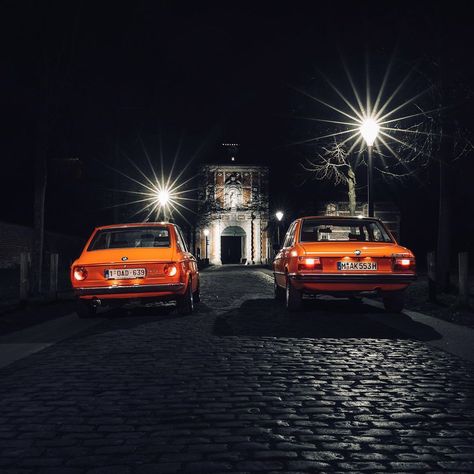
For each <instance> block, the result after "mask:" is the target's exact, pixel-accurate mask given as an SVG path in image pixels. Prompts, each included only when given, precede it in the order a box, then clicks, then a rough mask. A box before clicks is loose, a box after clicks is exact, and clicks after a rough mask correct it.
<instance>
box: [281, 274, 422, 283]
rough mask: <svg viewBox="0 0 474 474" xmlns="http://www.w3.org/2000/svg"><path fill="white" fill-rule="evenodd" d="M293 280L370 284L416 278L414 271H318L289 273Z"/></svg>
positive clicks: (411, 280)
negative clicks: (371, 273) (353, 272)
mask: <svg viewBox="0 0 474 474" xmlns="http://www.w3.org/2000/svg"><path fill="white" fill-rule="evenodd" d="M288 276H289V277H290V278H291V279H292V280H295V281H298V282H301V283H341V284H344V283H362V284H363V283H370V284H374V283H375V284H377V283H380V284H387V283H391V284H393V283H395V284H397V283H398V284H408V283H411V282H413V281H415V280H416V275H415V274H413V273H400V274H398V273H386V274H377V275H367V274H363V275H360V274H358V275H353V274H350V273H318V274H315V273H313V274H301V273H290V274H289V275H288Z"/></svg>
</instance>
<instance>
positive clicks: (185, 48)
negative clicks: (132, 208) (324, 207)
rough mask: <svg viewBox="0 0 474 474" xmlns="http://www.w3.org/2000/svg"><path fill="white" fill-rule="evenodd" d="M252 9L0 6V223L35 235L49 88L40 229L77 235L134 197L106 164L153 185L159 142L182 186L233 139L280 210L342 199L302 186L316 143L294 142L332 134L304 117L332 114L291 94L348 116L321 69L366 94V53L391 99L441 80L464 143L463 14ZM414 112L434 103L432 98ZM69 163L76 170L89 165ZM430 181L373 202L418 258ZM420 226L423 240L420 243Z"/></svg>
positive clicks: (463, 185) (428, 174)
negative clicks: (383, 206) (262, 174)
mask: <svg viewBox="0 0 474 474" xmlns="http://www.w3.org/2000/svg"><path fill="white" fill-rule="evenodd" d="M253 3H254V5H252V4H251V3H245V2H231V3H229V2H219V3H213V4H211V3H206V2H189V3H188V2H186V3H185V2H178V1H173V2H172V1H167V2H156V1H149V2H139V1H135V2H87V1H82V2H81V1H76V2H39V1H37V2H35V1H29V2H27V1H25V2H22V1H10V2H4V3H3V7H2V17H1V20H0V22H1V24H0V29H1V31H2V38H1V40H2V42H1V44H2V55H1V57H2V63H3V67H2V71H3V72H2V74H1V77H0V81H1V92H0V94H1V97H2V102H1V103H2V119H3V120H2V123H3V126H2V129H3V132H4V133H2V135H4V137H5V139H4V141H3V146H2V155H3V156H2V162H3V167H2V168H3V170H2V173H1V178H0V179H1V189H0V199H1V204H0V219H3V220H7V221H10V222H17V223H21V224H31V223H32V219H33V213H32V208H33V183H34V181H33V176H34V173H33V171H34V166H33V165H34V160H35V156H36V153H37V143H38V121H39V117H40V114H39V110H40V105H41V103H42V100H43V96H42V94H41V80H42V78H43V79H44V80H45V81H46V83H47V90H48V98H49V103H50V111H49V119H48V130H49V133H48V137H49V145H48V157H49V180H48V192H47V205H46V225H47V227H48V228H50V229H52V230H58V231H63V232H68V233H74V234H80V235H85V234H88V233H89V231H90V229H91V227H92V226H93V225H96V224H103V223H109V222H111V221H112V220H113V214H112V211H111V210H108V209H106V208H107V207H108V206H110V205H112V204H113V201H112V198H113V194H112V192H111V189H112V188H114V187H120V188H127V189H132V190H133V189H136V187H135V188H134V186H135V184H134V183H133V182H131V181H129V180H127V179H125V178H123V177H120V176H119V175H118V174H117V173H115V172H113V171H111V170H110V168H108V167H107V166H114V167H117V168H119V169H120V170H121V171H123V172H125V173H127V174H130V175H131V176H132V177H134V178H136V179H141V178H140V176H139V174H137V173H138V172H137V171H136V170H134V168H133V167H132V166H131V164H130V162H129V161H128V160H127V157H128V158H130V159H131V160H133V161H134V162H135V163H137V164H138V165H139V166H140V168H142V169H143V170H144V171H145V172H147V173H150V169H149V166H148V164H147V161H146V159H145V155H144V148H145V149H146V151H147V152H148V154H149V156H150V157H151V160H152V162H153V163H154V165H155V166H156V167H157V168H159V150H160V140H161V143H162V149H163V151H164V157H165V160H164V161H165V170H169V169H170V166H171V163H172V157H173V156H174V154H175V151H176V148H177V145H178V143H179V142H181V143H182V147H181V151H180V154H179V156H178V161H177V167H176V169H178V170H179V169H182V168H183V167H184V166H185V165H186V164H187V163H188V162H189V160H190V157H194V158H193V159H194V161H193V162H192V164H191V166H189V167H188V168H187V170H186V172H185V173H184V174H183V179H184V178H188V177H191V176H192V175H193V172H194V170H195V168H196V166H197V165H199V163H202V162H208V161H215V160H224V159H225V156H224V153H223V152H222V150H221V149H220V148H219V144H220V143H222V142H224V141H232V142H238V143H240V144H241V150H240V156H239V161H240V162H246V163H252V164H254V163H255V164H266V165H269V166H270V167H271V172H272V178H271V190H272V204H273V206H274V207H276V206H279V207H281V206H283V207H284V208H285V209H287V210H288V215H294V216H296V215H298V214H299V213H301V212H303V211H304V212H306V211H308V212H309V211H310V210H311V208H312V207H313V208H314V206H316V205H317V203H318V202H320V201H321V200H324V199H326V198H327V197H328V196H330V197H337V198H340V199H341V200H342V199H345V194H344V192H345V191H344V188H343V187H339V188H337V189H334V188H333V187H332V186H328V185H324V184H321V183H319V182H314V181H313V182H308V183H306V184H304V185H301V186H299V184H300V183H301V181H302V177H301V170H300V167H299V164H298V162H299V161H302V160H303V159H304V158H305V157H307V156H313V155H314V153H315V152H316V151H317V146H318V145H316V144H311V145H310V146H306V147H305V146H289V144H290V143H292V142H293V141H297V140H302V139H305V138H311V137H314V136H318V134H320V133H321V132H322V133H326V131H327V130H328V126H327V124H326V125H322V124H319V125H318V124H315V123H308V122H306V121H301V120H297V119H295V118H294V116H295V115H298V114H299V113H302V112H304V113H307V114H311V115H312V116H318V117H325V118H331V117H332V115H331V112H330V111H329V110H328V109H326V108H324V106H321V105H318V104H316V103H314V101H311V100H310V99H308V98H306V97H304V96H302V95H301V94H300V93H298V92H295V90H294V89H293V87H294V86H297V87H301V88H303V89H304V90H306V91H308V92H310V93H312V94H314V95H316V96H318V97H320V98H322V99H324V100H328V101H330V102H331V103H336V102H337V103H338V105H341V102H340V100H339V99H338V97H337V96H336V95H335V94H334V92H332V91H331V90H330V89H329V88H328V86H327V85H326V84H325V82H324V80H323V79H322V76H321V74H320V73H323V74H325V75H327V76H329V77H330V78H331V80H332V81H333V82H334V83H335V84H336V85H337V86H338V87H339V88H341V91H343V92H344V94H347V95H348V96H350V88H349V85H348V82H347V78H346V76H345V74H344V71H343V68H342V60H341V58H344V59H345V60H346V61H347V62H348V64H349V67H350V70H351V72H352V73H353V75H354V78H355V80H356V82H358V84H360V86H362V89H363V82H362V79H363V78H364V77H365V57H366V54H367V55H368V57H369V64H370V76H371V80H372V81H373V83H375V84H378V83H380V80H381V78H382V76H383V73H384V72H385V70H386V68H387V65H388V63H389V61H390V58H391V56H392V55H393V58H394V59H393V64H394V67H393V71H392V74H391V76H390V81H389V86H390V87H391V88H392V89H393V88H394V87H396V85H397V84H398V83H399V81H400V80H401V78H402V77H404V75H405V74H406V73H407V72H408V71H409V70H410V69H411V68H413V67H415V73H414V74H413V76H412V78H410V80H409V81H408V82H407V84H406V86H405V87H404V89H403V90H402V91H401V96H400V97H401V98H403V96H406V97H409V96H411V95H413V94H416V93H417V92H419V91H420V88H425V87H427V86H428V85H429V83H430V82H436V81H437V80H438V78H439V77H440V74H441V73H440V71H442V74H441V75H442V76H443V77H444V78H445V79H446V83H448V84H449V87H450V93H449V94H448V96H449V105H450V112H449V116H450V117H451V118H455V119H456V120H457V121H458V122H459V124H460V127H462V128H464V129H466V130H467V131H466V133H471V130H470V128H472V124H471V121H470V114H469V110H470V108H471V107H472V100H471V98H470V97H471V96H470V91H471V89H472V85H473V84H472V80H473V69H472V68H473V66H472V64H471V63H472V61H471V50H472V46H473V45H472V40H471V25H472V21H473V18H472V15H471V14H470V13H469V9H468V8H467V5H468V3H460V2H459V3H458V2H445V3H440V4H439V5H438V4H437V3H436V2H366V1H365V2H364V1H357V2H355V1H353V2H314V1H313V2H286V6H277V2H253ZM440 57H443V58H444V60H443V62H442V64H439V58H440ZM350 98H351V100H353V96H351V97H350ZM420 100H424V101H425V104H424V105H427V106H428V105H429V104H430V100H431V101H432V102H431V103H434V102H433V101H435V98H434V97H432V96H430V95H428V96H427V97H424V98H423V99H420ZM438 105H439V104H438ZM64 158H79V159H80V161H81V163H82V165H81V167H80V169H78V168H75V167H74V166H71V162H70V161H65V160H64ZM470 161H472V156H469V157H467V158H466V159H464V160H460V162H458V163H456V165H455V166H453V173H452V174H453V180H456V183H457V185H456V186H453V199H454V201H453V205H454V208H455V209H458V208H459V207H460V206H462V208H463V211H464V213H465V212H467V211H470V212H471V213H472V211H474V209H473V205H472V203H473V192H472V185H471V179H470V175H469V173H470V172H471V171H472V165H471V163H470ZM176 169H175V173H176ZM436 169H437V168H436V163H435V161H434V162H433V164H432V166H431V167H430V168H429V169H428V170H425V171H423V172H422V173H421V174H420V180H421V181H409V182H405V183H401V184H400V183H388V184H387V183H385V182H383V181H382V180H381V178H380V176H379V177H376V185H377V187H376V191H377V194H378V195H377V198H378V199H381V200H392V201H394V202H396V203H397V204H398V205H399V206H400V208H401V210H402V218H403V221H402V224H403V226H404V227H403V230H404V238H405V241H406V242H407V243H410V244H413V245H415V246H418V247H420V248H423V249H425V248H428V247H430V245H431V243H432V242H433V239H432V235H433V234H434V233H435V230H436V228H435V225H436V212H437V209H436V205H437V204H436V192H437V171H436ZM362 179H363V177H361V183H360V184H361V186H362V185H363V184H364V183H363V182H362ZM190 185H191V183H190ZM360 193H361V194H360V197H361V198H362V199H364V195H363V193H364V189H363V188H361V190H360ZM122 199H123V200H124V201H126V200H127V199H130V198H128V197H127V196H122ZM127 209H128V208H127ZM123 212H125V216H124V218H127V217H128V216H129V215H130V213H128V212H129V211H128V210H127V211H123ZM127 213H128V214H127ZM455 215H456V216H457V215H460V213H459V214H455ZM138 217H139V216H138ZM189 217H190V219H191V220H192V214H190V216H189ZM420 225H423V226H424V229H425V230H424V231H423V232H413V230H414V228H416V227H418V226H420ZM461 227H462V228H463V229H466V231H471V228H470V227H469V225H468V224H462V225H461ZM472 231H474V229H472Z"/></svg>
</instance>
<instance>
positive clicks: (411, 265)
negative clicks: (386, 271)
mask: <svg viewBox="0 0 474 474" xmlns="http://www.w3.org/2000/svg"><path fill="white" fill-rule="evenodd" d="M393 270H394V271H395V272H403V271H407V270H408V271H410V272H414V271H415V270H416V264H415V259H414V258H413V257H395V258H394V259H393Z"/></svg>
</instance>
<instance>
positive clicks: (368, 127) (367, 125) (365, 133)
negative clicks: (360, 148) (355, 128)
mask: <svg viewBox="0 0 474 474" xmlns="http://www.w3.org/2000/svg"><path fill="white" fill-rule="evenodd" d="M379 130H380V125H379V124H378V123H377V121H376V120H375V119H374V118H372V117H368V118H366V119H364V120H363V121H362V124H361V126H360V128H359V131H360V134H361V135H362V137H363V138H364V140H365V142H366V143H367V146H372V145H373V144H374V142H375V140H376V138H377V136H378V134H379Z"/></svg>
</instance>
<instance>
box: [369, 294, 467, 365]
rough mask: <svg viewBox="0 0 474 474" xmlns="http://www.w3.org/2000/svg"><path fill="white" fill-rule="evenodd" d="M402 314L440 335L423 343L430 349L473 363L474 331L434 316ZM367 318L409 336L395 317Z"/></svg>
mask: <svg viewBox="0 0 474 474" xmlns="http://www.w3.org/2000/svg"><path fill="white" fill-rule="evenodd" d="M363 302H364V303H366V304H368V305H370V306H373V307H375V308H378V309H384V306H383V304H382V303H380V302H379V301H374V300H372V299H369V298H363ZM403 314H405V315H407V316H409V317H410V318H411V319H412V320H413V321H416V322H417V323H420V324H424V325H427V326H430V327H431V328H432V329H434V330H435V331H436V332H438V333H439V334H440V335H441V338H440V339H436V340H430V341H423V342H425V343H426V344H428V345H430V346H432V347H436V348H438V349H442V350H443V351H445V352H449V353H450V354H453V355H456V356H458V357H461V358H462V359H465V360H468V361H471V362H474V349H473V348H474V329H471V328H468V327H466V326H460V325H458V324H454V323H450V322H448V321H444V320H442V319H438V318H435V317H434V316H429V315H427V314H423V313H418V312H417V311H411V310H404V311H403ZM368 317H369V318H371V319H373V320H376V321H377V322H379V323H382V324H386V325H387V326H390V327H392V328H394V329H397V330H399V331H401V332H404V333H405V334H411V333H410V332H409V331H407V330H406V328H405V325H404V323H403V321H401V320H400V318H398V317H397V315H395V316H394V315H393V314H390V313H387V314H386V316H385V315H381V316H373V315H368Z"/></svg>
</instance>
